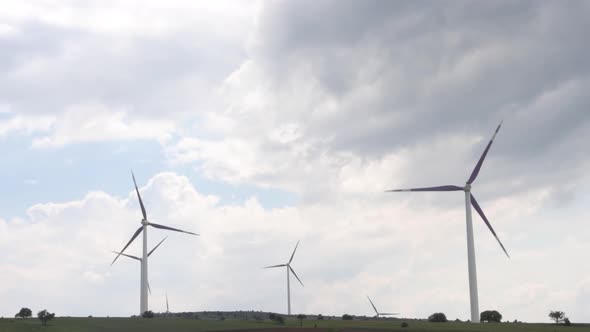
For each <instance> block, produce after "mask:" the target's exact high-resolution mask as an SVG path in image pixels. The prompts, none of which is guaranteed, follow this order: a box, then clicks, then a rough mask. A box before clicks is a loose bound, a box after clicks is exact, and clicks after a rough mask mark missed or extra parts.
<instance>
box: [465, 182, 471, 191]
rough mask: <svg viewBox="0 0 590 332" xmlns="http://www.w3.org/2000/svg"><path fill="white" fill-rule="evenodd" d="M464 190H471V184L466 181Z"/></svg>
mask: <svg viewBox="0 0 590 332" xmlns="http://www.w3.org/2000/svg"><path fill="white" fill-rule="evenodd" d="M463 190H465V191H471V184H470V183H466V184H465V188H463Z"/></svg>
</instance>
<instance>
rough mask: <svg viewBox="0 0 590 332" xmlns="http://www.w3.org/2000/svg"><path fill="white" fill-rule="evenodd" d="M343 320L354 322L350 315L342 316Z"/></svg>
mask: <svg viewBox="0 0 590 332" xmlns="http://www.w3.org/2000/svg"><path fill="white" fill-rule="evenodd" d="M342 320H352V316H351V315H349V314H344V315H342Z"/></svg>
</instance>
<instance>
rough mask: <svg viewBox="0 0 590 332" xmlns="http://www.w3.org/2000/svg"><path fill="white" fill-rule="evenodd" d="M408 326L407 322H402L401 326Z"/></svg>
mask: <svg viewBox="0 0 590 332" xmlns="http://www.w3.org/2000/svg"><path fill="white" fill-rule="evenodd" d="M408 326H410V325H408V323H406V322H402V327H408Z"/></svg>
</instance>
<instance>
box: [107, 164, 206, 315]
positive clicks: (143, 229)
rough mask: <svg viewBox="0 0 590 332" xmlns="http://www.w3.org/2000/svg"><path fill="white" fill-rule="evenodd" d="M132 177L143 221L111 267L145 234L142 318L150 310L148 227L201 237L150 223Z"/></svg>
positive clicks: (142, 261) (142, 269)
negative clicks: (139, 236)
mask: <svg viewBox="0 0 590 332" xmlns="http://www.w3.org/2000/svg"><path fill="white" fill-rule="evenodd" d="M131 177H132V178H133V184H134V185H135V192H136V193H137V198H138V200H139V205H140V207H141V214H142V216H143V219H142V220H141V226H140V227H139V228H138V229H137V230H136V231H135V233H134V234H133V236H132V237H131V240H129V242H127V244H126V245H125V247H123V249H122V250H121V251H120V252H119V254H118V255H117V257H115V259H114V260H113V262H112V263H111V265H113V264H114V263H115V261H116V260H117V258H119V256H121V255H122V254H123V252H124V251H125V249H127V247H129V245H130V244H131V242H133V240H135V238H136V237H137V236H138V235H139V233H141V232H143V255H142V258H141V284H140V287H141V296H140V302H139V315H140V316H141V315H142V314H143V313H144V312H146V311H147V310H148V296H147V294H148V283H147V280H148V251H147V245H148V244H147V227H148V226H152V227H154V228H159V229H165V230H169V231H175V232H181V233H187V234H192V235H199V234H196V233H192V232H187V231H183V230H180V229H176V228H172V227H168V226H164V225H159V224H154V223H152V222H149V221H148V218H147V213H146V212H145V207H144V206H143V201H142V200H141V195H140V194H139V189H137V182H136V181H135V175H133V171H132V172H131Z"/></svg>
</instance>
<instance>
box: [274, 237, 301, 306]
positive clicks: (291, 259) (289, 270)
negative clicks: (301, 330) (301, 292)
mask: <svg viewBox="0 0 590 332" xmlns="http://www.w3.org/2000/svg"><path fill="white" fill-rule="evenodd" d="M298 246H299V241H297V244H296V245H295V249H293V253H292V254H291V258H290V259H289V261H288V262H287V263H286V264H279V265H272V266H267V267H264V268H265V269H270V268H275V267H283V266H285V267H286V269H287V314H288V315H291V284H290V281H289V275H290V273H293V275H294V276H295V278H297V281H299V283H300V284H301V286H303V283H302V282H301V279H299V277H298V276H297V273H295V270H293V268H292V267H291V262H292V261H293V257H294V256H295V251H297V247H298ZM303 287H305V286H303Z"/></svg>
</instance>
